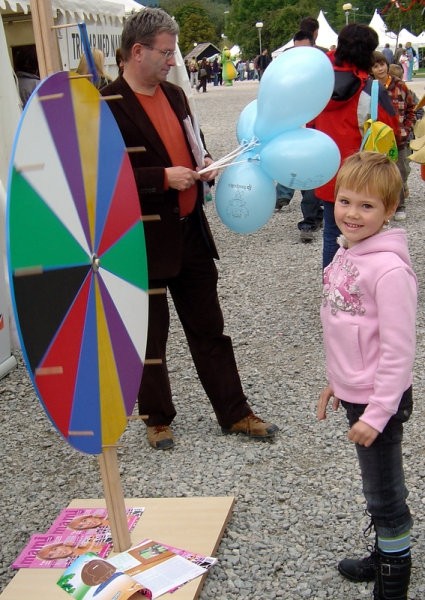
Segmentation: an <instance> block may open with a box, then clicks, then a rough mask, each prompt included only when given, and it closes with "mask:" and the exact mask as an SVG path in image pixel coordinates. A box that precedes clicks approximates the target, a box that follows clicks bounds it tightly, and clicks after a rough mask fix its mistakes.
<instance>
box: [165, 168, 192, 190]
mask: <svg viewBox="0 0 425 600" xmlns="http://www.w3.org/2000/svg"><path fill="white" fill-rule="evenodd" d="M165 172H166V174H167V180H168V187H170V188H173V189H174V190H179V192H182V191H183V190H188V189H189V188H190V187H192V185H194V184H195V183H196V182H197V181H198V179H199V178H200V176H199V175H198V173H197V172H196V171H192V169H188V168H187V167H168V168H167V169H165Z"/></svg>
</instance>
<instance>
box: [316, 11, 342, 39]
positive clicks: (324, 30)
mask: <svg viewBox="0 0 425 600" xmlns="http://www.w3.org/2000/svg"><path fill="white" fill-rule="evenodd" d="M317 20H318V21H319V33H318V36H317V40H316V44H317V46H322V47H323V48H330V47H331V46H336V43H337V41H338V34H337V33H336V32H335V31H334V30H333V29H332V27H331V26H330V25H329V23H328V21H327V19H326V17H325V15H324V13H323V11H322V10H321V11H320V13H319V16H318V17H317Z"/></svg>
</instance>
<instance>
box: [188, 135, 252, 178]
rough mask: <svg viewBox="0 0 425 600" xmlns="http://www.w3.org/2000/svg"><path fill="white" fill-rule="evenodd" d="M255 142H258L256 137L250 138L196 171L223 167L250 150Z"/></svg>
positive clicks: (207, 171) (208, 170)
mask: <svg viewBox="0 0 425 600" xmlns="http://www.w3.org/2000/svg"><path fill="white" fill-rule="evenodd" d="M257 144H258V140H257V139H256V138H254V139H252V140H251V141H250V142H247V143H245V144H241V145H240V146H238V147H237V148H235V149H234V150H232V152H229V154H226V155H225V156H223V157H222V158H219V159H218V160H216V161H214V162H213V163H211V164H210V165H208V166H207V167H205V168H203V169H201V170H200V171H198V173H199V174H200V175H203V174H204V173H209V172H210V171H214V170H216V169H223V168H225V167H227V166H228V165H229V164H230V163H231V162H232V161H233V160H234V159H235V158H237V157H238V156H240V155H241V154H243V153H244V152H246V151H247V150H251V148H254V147H255V146H257ZM247 160H248V159H247ZM242 162H246V161H242Z"/></svg>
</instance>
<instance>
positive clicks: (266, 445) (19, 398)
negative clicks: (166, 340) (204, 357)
mask: <svg viewBox="0 0 425 600" xmlns="http://www.w3.org/2000/svg"><path fill="white" fill-rule="evenodd" d="M421 89H423V81H422V84H421ZM257 90H258V84H257V83H248V82H244V83H237V84H235V85H234V86H233V87H227V88H225V87H223V88H214V87H209V88H208V93H207V94H198V95H197V96H196V98H195V103H196V107H197V110H198V113H199V117H200V121H201V126H202V128H203V130H204V133H205V136H206V139H207V142H208V145H209V149H210V151H211V152H212V154H213V155H214V156H216V157H220V156H223V155H224V154H226V153H227V152H229V151H230V150H231V149H233V148H234V147H235V146H236V137H235V127H236V122H237V119H238V116H239V114H240V112H241V110H242V108H243V107H244V106H245V105H246V104H247V103H248V102H250V101H251V100H252V99H254V98H255V97H256V94H257ZM409 185H410V190H411V197H410V200H409V203H408V208H407V214H408V216H407V220H406V222H405V224H404V225H403V226H405V227H406V229H407V232H408V236H409V240H410V248H411V255H412V259H413V263H414V267H415V270H416V273H417V275H418V278H419V284H420V297H419V311H418V328H417V333H418V348H417V362H416V368H415V382H414V390H415V397H416V402H417V404H416V409H415V412H414V415H413V417H412V420H411V421H410V422H409V423H408V424H407V426H406V430H405V431H406V435H405V445H404V454H405V463H406V464H405V466H406V476H407V482H408V487H409V489H410V506H411V510H412V512H413V515H414V519H415V526H414V532H413V554H414V567H413V574H412V583H411V588H410V594H409V599H410V600H412V599H415V600H423V599H424V598H425V567H424V566H423V562H422V557H423V555H424V553H425V538H424V527H425V519H424V504H425V466H424V463H423V454H424V452H423V450H424V442H423V423H424V408H423V403H422V402H421V399H422V397H423V395H424V389H425V379H424V372H423V363H424V354H425V339H424V326H425V323H424V310H423V309H424V295H423V289H424V278H425V266H424V260H423V241H421V240H422V230H423V211H424V208H423V196H424V193H423V192H424V182H423V181H422V180H421V179H420V176H419V169H418V168H417V165H413V169H412V174H411V176H410V181H409ZM299 200H300V196H299V193H298V192H297V194H296V196H295V198H294V200H293V201H292V202H291V204H290V205H289V207H287V208H284V209H283V210H282V211H281V212H280V213H276V214H275V215H274V216H273V217H272V218H271V220H270V221H269V222H268V223H267V225H266V226H265V227H263V228H262V229H261V230H260V231H258V232H256V233H255V234H251V235H249V236H239V235H237V234H235V233H232V232H231V231H229V230H228V229H226V228H225V227H224V225H223V224H222V223H221V222H220V221H219V220H218V218H217V216H216V214H215V209H214V205H213V203H210V204H209V205H208V206H207V207H206V211H207V213H208V217H209V219H210V222H211V226H212V229H213V232H214V234H215V238H216V242H217V244H218V247H219V250H220V253H221V261H220V262H219V263H218V267H219V272H220V282H219V286H220V296H221V299H222V307H223V312H224V314H225V320H226V331H227V332H228V333H229V334H230V335H231V336H232V337H233V341H234V346H235V353H236V357H237V360H238V364H239V369H240V373H241V377H242V380H243V382H244V387H245V390H246V393H247V395H248V396H249V400H250V402H251V404H252V406H253V408H254V410H255V411H256V412H258V413H259V414H260V415H261V416H264V417H266V418H267V419H269V420H271V421H273V422H275V423H277V424H278V425H279V427H280V433H279V435H278V436H277V438H276V440H275V441H274V442H255V441H253V440H247V439H244V438H243V437H239V436H225V437H224V436H222V435H221V431H220V429H219V427H218V425H217V422H216V420H215V418H214V415H213V412H212V409H211V407H210V405H209V402H208V400H207V399H206V397H205V394H204V392H203V390H202V388H201V387H200V385H199V383H198V382H197V380H196V376H195V370H194V367H193V365H192V363H191V360H190V358H189V354H188V350H187V346H186V342H185V340H184V337H183V334H182V331H181V328H180V325H179V323H178V321H177V320H176V318H175V316H174V315H173V317H172V324H171V336H170V344H169V366H170V371H171V379H172V388H173V392H174V400H175V404H176V407H177V412H178V414H177V418H176V419H175V422H174V432H175V437H176V446H175V449H174V450H173V451H170V452H165V453H164V452H160V451H154V450H152V449H150V448H149V447H148V445H147V441H146V438H145V435H144V427H143V426H142V425H141V424H140V422H137V421H132V422H130V424H129V426H128V429H127V431H126V432H125V434H124V435H123V437H122V447H121V448H120V450H119V462H120V469H121V477H122V484H123V488H124V494H125V495H126V496H128V497H181V496H221V495H234V496H235V497H236V505H235V509H234V513H233V516H232V518H231V520H230V522H229V524H228V526H227V529H226V531H225V533H224V537H223V539H222V541H221V544H220V546H219V549H218V553H217V556H218V559H219V562H218V565H217V566H216V567H215V568H214V569H213V570H212V571H211V573H210V574H209V575H208V577H207V580H206V583H205V585H204V587H203V590H202V593H201V599H202V600H212V599H215V600H233V599H239V598H250V599H252V598H260V597H261V598H263V599H264V600H274V599H275V598H284V599H285V600H298V599H304V598H309V599H315V600H321V599H325V598H328V599H332V600H341V599H342V598H350V599H352V600H359V599H362V598H371V584H353V583H350V582H348V581H345V580H343V579H342V578H341V577H340V576H339V575H338V573H337V571H336V569H335V566H336V563H337V561H338V560H339V559H341V558H342V557H344V556H347V555H359V556H360V555H362V553H363V552H364V551H365V548H366V545H367V541H366V540H364V538H363V535H362V529H363V528H364V527H366V525H367V523H368V520H367V518H366V517H365V516H364V500H363V496H362V492H361V485H360V478H359V473H358V468H357V463H356V458H355V452H354V448H353V447H352V445H351V444H349V443H348V442H347V439H346V423H345V417H344V414H343V412H342V411H339V412H336V413H333V414H331V415H329V418H328V420H327V421H326V422H323V423H318V422H317V421H316V420H315V404H316V399H317V397H318V394H319V391H320V389H321V386H322V384H323V382H324V376H323V375H324V363H323V352H322V341H321V328H320V321H319V316H318V311H319V305H320V292H321V269H320V264H321V239H320V236H319V237H318V238H317V239H315V240H314V241H313V242H312V243H310V244H303V243H301V242H300V241H299V237H298V230H297V228H296V223H297V221H298V220H299V218H300V207H299ZM18 359H19V364H18V368H17V369H16V370H14V371H13V372H12V373H10V374H9V375H8V376H7V377H5V378H4V379H3V380H1V381H0V391H1V400H2V401H1V403H0V414H1V427H2V428H1V431H2V436H1V449H2V453H1V455H2V464H3V469H2V471H3V472H2V485H1V488H2V501H1V505H0V522H1V523H2V530H3V533H2V546H1V553H2V557H1V569H0V583H1V584H2V586H4V585H6V583H7V582H8V581H9V580H10V578H11V577H12V576H13V571H12V570H10V569H9V565H10V563H11V562H12V561H13V559H14V558H15V557H16V555H17V553H18V552H19V551H20V550H21V548H22V547H23V546H24V545H25V543H26V542H27V541H28V539H29V536H30V534H32V533H34V532H43V531H45V530H46V529H47V528H48V527H49V526H50V524H51V523H52V521H53V519H54V517H55V516H56V515H57V513H58V512H59V510H60V509H61V508H63V507H64V506H66V505H67V504H68V503H69V502H70V501H71V500H72V499H73V498H84V497H86V498H89V497H90V498H98V497H101V496H102V487H101V482H100V478H99V471H98V463H97V459H96V458H95V457H91V456H86V455H81V454H79V453H77V452H74V451H73V450H72V449H71V448H70V447H68V446H67V445H66V444H64V443H63V441H62V440H61V439H60V438H59V436H58V434H57V433H56V432H55V431H54V430H53V428H52V426H51V425H50V422H49V421H48V419H47V418H46V416H45V414H44V412H43V411H42V409H41V406H40V404H39V402H38V401H37V399H36V397H35V394H34V392H33V389H32V387H31V384H30V382H29V379H28V376H27V374H26V370H25V368H24V366H23V364H22V361H21V360H20V358H19V356H18ZM17 600H18V599H17Z"/></svg>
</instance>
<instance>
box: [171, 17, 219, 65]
mask: <svg viewBox="0 0 425 600" xmlns="http://www.w3.org/2000/svg"><path fill="white" fill-rule="evenodd" d="M177 22H178V23H179V26H180V33H179V46H180V49H181V51H182V54H183V55H185V54H187V53H188V52H190V51H191V50H192V49H193V47H194V45H195V44H199V43H200V42H211V43H213V44H216V45H217V42H218V40H217V34H216V31H215V29H214V27H213V26H212V25H211V23H210V22H209V20H208V17H204V16H202V15H198V14H192V15H191V16H190V17H189V18H187V19H184V20H181V21H180V20H179V19H178V18H177Z"/></svg>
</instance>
